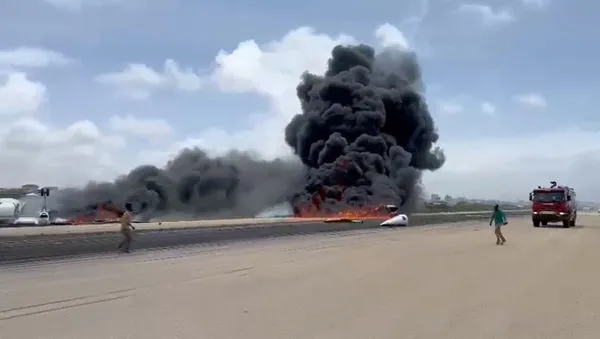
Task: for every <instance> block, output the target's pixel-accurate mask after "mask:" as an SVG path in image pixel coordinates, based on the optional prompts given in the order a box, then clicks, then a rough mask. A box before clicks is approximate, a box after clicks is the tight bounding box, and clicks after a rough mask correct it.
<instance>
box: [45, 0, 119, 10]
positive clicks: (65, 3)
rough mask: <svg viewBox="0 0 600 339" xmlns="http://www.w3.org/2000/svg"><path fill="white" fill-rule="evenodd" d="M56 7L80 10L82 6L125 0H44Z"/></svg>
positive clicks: (116, 2)
mask: <svg viewBox="0 0 600 339" xmlns="http://www.w3.org/2000/svg"><path fill="white" fill-rule="evenodd" d="M44 2H46V3H48V4H49V5H52V6H54V7H56V8H59V9H62V10H66V11H80V10H82V9H83V7H86V6H89V7H102V6H110V5H117V4H120V3H124V2H125V0H44Z"/></svg>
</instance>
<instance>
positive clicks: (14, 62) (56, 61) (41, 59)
mask: <svg viewBox="0 0 600 339" xmlns="http://www.w3.org/2000/svg"><path fill="white" fill-rule="evenodd" d="M71 62H72V60H71V59H70V58H68V57H67V56H65V55H64V54H62V53H59V52H56V51H52V50H49V49H44V48H36V47H18V48H15V49H8V50H0V67H4V68H13V67H49V66H65V65H67V64H69V63H71Z"/></svg>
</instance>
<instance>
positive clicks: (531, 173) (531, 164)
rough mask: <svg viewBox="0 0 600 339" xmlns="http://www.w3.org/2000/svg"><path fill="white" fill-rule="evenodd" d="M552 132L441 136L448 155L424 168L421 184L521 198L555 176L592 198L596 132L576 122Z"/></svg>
mask: <svg viewBox="0 0 600 339" xmlns="http://www.w3.org/2000/svg"><path fill="white" fill-rule="evenodd" d="M556 133H557V132H556V131H547V132H541V133H534V134H528V135H520V136H513V137H500V138H489V137H480V138H475V139H472V138H471V139H470V140H465V141H446V142H442V143H443V147H444V150H445V152H446V154H448V155H449V156H448V158H447V159H448V160H447V162H446V164H445V165H444V167H443V168H442V169H441V170H440V171H438V172H434V173H426V174H425V180H424V183H425V187H426V188H427V189H428V190H430V191H436V192H439V193H442V194H450V195H454V196H460V195H463V196H470V197H481V198H505V199H523V200H527V193H528V192H529V191H528V190H529V189H530V188H532V187H534V186H537V185H540V184H546V183H548V182H550V181H551V180H558V181H559V182H563V183H566V184H569V185H573V186H575V187H576V188H579V189H580V191H581V192H580V193H581V194H582V195H581V198H582V199H594V198H597V196H598V195H597V194H599V193H600V184H598V183H597V180H595V178H596V173H595V168H597V166H600V146H599V145H600V135H599V134H598V132H597V131H583V130H581V129H578V128H566V129H563V130H561V131H560V135H561V137H560V138H557V137H556ZM565 140H569V142H568V143H565V142H564V141H565ZM473 145H476V147H474V146H473ZM574 145H576V146H577V147H573V146H574ZM586 159H588V160H589V163H588V162H587V160H586ZM584 160H586V161H584ZM583 188H585V192H583ZM594 194H596V195H595V196H594Z"/></svg>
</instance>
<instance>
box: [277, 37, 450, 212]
mask: <svg viewBox="0 0 600 339" xmlns="http://www.w3.org/2000/svg"><path fill="white" fill-rule="evenodd" d="M422 86H423V84H422V82H421V70H420V68H419V65H418V63H417V58H416V56H415V55H414V54H413V53H408V52H403V51H398V50H392V49H389V50H385V51H383V52H382V53H381V54H379V55H376V54H375V52H374V50H373V48H371V47H370V46H367V45H358V46H337V47H335V48H334V49H333V51H332V57H331V58H330V60H329V64H328V69H327V71H326V73H325V75H324V76H320V75H315V74H311V73H305V74H303V76H302V81H301V83H300V84H299V85H298V87H297V93H298V98H299V99H300V102H301V104H302V113H301V114H298V115H296V116H295V117H294V118H293V119H292V121H291V122H290V123H289V124H288V126H287V128H286V133H285V134H286V142H287V144H288V145H289V146H291V147H292V149H293V150H294V152H295V153H296V155H298V157H299V158H300V159H301V161H302V163H303V164H304V165H305V166H306V168H307V173H306V178H305V186H304V190H303V191H302V192H300V193H298V194H296V195H295V196H294V197H293V205H294V206H295V207H296V208H298V207H299V206H303V205H304V204H306V203H309V204H312V205H315V204H316V205H317V207H318V208H319V209H322V210H324V209H329V210H332V211H333V210H335V209H336V208H340V207H344V206H355V207H363V206H372V205H378V204H397V205H399V206H403V208H402V209H403V210H405V211H410V210H411V209H412V208H414V207H415V203H416V202H417V201H418V199H417V198H418V197H419V195H420V177H421V172H422V171H423V170H436V169H439V168H440V167H442V165H443V164H444V162H445V156H444V153H443V152H442V151H441V150H440V149H439V148H437V147H436V148H435V149H434V148H433V146H434V144H435V143H436V142H437V140H438V133H437V131H436V128H435V125H434V121H433V119H432V117H431V115H430V113H429V110H428V108H427V104H426V102H425V99H424V97H423V95H422V94H421V92H422ZM315 197H316V200H315Z"/></svg>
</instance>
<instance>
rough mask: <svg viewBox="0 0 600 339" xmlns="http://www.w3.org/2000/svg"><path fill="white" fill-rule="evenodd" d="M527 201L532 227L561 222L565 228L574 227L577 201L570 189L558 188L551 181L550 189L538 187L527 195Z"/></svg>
mask: <svg viewBox="0 0 600 339" xmlns="http://www.w3.org/2000/svg"><path fill="white" fill-rule="evenodd" d="M529 200H530V201H531V212H532V213H531V219H532V221H533V226H535V227H539V226H540V224H542V225H543V226H546V225H547V224H548V223H549V222H562V225H563V227H565V228H568V227H571V226H575V222H576V221H577V199H576V194H575V190H574V189H573V188H572V187H569V186H560V185H558V184H557V183H556V181H551V182H550V187H541V186H538V188H536V189H534V190H533V192H531V193H529Z"/></svg>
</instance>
